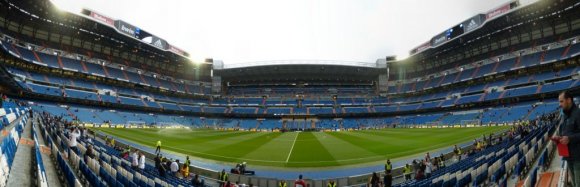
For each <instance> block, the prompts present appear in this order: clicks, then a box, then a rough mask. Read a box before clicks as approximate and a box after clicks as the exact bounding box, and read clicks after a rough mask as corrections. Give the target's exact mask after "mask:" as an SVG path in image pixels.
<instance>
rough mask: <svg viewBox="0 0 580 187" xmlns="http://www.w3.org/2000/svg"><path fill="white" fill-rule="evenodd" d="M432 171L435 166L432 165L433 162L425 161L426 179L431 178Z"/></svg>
mask: <svg viewBox="0 0 580 187" xmlns="http://www.w3.org/2000/svg"><path fill="white" fill-rule="evenodd" d="M432 170H433V165H431V162H427V161H425V177H426V178H429V177H431V171H432Z"/></svg>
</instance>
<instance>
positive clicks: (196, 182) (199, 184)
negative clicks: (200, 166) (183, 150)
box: [191, 174, 205, 187]
mask: <svg viewBox="0 0 580 187" xmlns="http://www.w3.org/2000/svg"><path fill="white" fill-rule="evenodd" d="M204 183H205V181H203V180H201V179H200V178H199V175H198V174H195V176H194V177H193V179H192V180H191V185H193V187H203V186H205V184H204Z"/></svg>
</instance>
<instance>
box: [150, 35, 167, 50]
mask: <svg viewBox="0 0 580 187" xmlns="http://www.w3.org/2000/svg"><path fill="white" fill-rule="evenodd" d="M149 44H151V45H153V46H155V47H157V48H159V49H163V50H167V48H168V45H167V41H165V40H164V39H161V38H159V37H157V36H151V43H149Z"/></svg>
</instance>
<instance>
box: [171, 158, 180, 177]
mask: <svg viewBox="0 0 580 187" xmlns="http://www.w3.org/2000/svg"><path fill="white" fill-rule="evenodd" d="M169 169H170V170H171V174H173V175H177V172H178V171H179V160H176V161H173V162H171V166H170V167H169Z"/></svg>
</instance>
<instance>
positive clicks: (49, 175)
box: [35, 123, 63, 187]
mask: <svg viewBox="0 0 580 187" xmlns="http://www.w3.org/2000/svg"><path fill="white" fill-rule="evenodd" d="M35 128H36V130H37V131H36V133H37V134H36V137H38V145H40V149H41V155H42V163H43V164H44V170H45V171H46V179H47V181H48V186H51V187H52V186H57V187H58V186H62V184H63V183H62V182H61V181H60V179H59V176H58V173H57V169H56V165H55V161H54V160H53V155H51V152H50V151H48V152H44V151H42V150H50V149H49V147H47V145H46V142H45V140H44V137H43V136H42V134H41V133H40V131H39V130H40V124H39V123H35Z"/></svg>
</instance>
